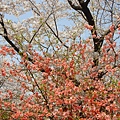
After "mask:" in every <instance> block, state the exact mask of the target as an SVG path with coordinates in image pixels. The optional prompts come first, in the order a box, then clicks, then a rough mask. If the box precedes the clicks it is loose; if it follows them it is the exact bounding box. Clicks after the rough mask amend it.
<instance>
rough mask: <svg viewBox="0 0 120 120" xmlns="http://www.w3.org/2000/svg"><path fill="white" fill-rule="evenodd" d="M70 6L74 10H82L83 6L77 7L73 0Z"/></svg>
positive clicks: (69, 0)
mask: <svg viewBox="0 0 120 120" xmlns="http://www.w3.org/2000/svg"><path fill="white" fill-rule="evenodd" d="M68 3H69V5H70V6H71V7H72V8H73V9H74V10H76V11H77V10H82V8H81V6H75V5H74V4H73V3H72V2H71V0H68Z"/></svg>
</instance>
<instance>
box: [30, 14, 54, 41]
mask: <svg viewBox="0 0 120 120" xmlns="http://www.w3.org/2000/svg"><path fill="white" fill-rule="evenodd" d="M51 15H52V13H51V14H49V16H48V17H47V18H46V20H45V21H44V22H42V24H41V25H40V26H39V28H38V29H37V31H36V32H35V33H34V35H33V36H32V38H31V40H30V43H31V42H32V41H33V39H34V37H35V36H36V34H37V33H38V32H39V30H40V28H41V27H42V26H43V25H44V23H46V22H47V20H48V19H49V17H50V16H51Z"/></svg>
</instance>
